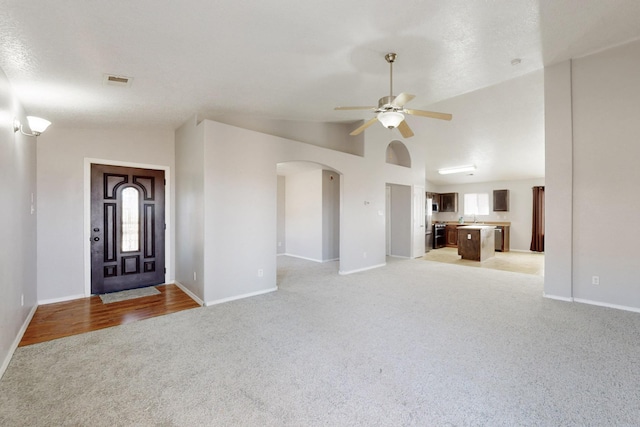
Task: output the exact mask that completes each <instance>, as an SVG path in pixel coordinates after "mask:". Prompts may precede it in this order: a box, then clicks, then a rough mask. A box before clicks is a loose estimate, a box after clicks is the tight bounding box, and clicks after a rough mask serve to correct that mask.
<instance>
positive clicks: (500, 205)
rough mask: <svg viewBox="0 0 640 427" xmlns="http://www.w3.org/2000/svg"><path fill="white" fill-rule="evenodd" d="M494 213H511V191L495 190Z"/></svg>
mask: <svg viewBox="0 0 640 427" xmlns="http://www.w3.org/2000/svg"><path fill="white" fill-rule="evenodd" d="M493 211H494V212H508V211H509V190H493Z"/></svg>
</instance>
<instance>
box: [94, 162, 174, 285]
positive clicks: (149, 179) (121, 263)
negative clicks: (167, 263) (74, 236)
mask: <svg viewBox="0 0 640 427" xmlns="http://www.w3.org/2000/svg"><path fill="white" fill-rule="evenodd" d="M164 185H165V184H164V171H162V170H151V169H137V168H129V167H122V166H108V165H98V164H92V165H91V293H92V294H103V293H107V292H116V291H122V290H125V289H134V288H141V287H144V286H152V285H159V284H162V283H164V281H165V280H164V273H165V268H164V231H165V222H164Z"/></svg>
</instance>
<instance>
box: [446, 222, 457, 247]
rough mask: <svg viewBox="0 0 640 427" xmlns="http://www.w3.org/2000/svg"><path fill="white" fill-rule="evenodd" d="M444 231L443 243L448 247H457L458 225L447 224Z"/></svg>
mask: <svg viewBox="0 0 640 427" xmlns="http://www.w3.org/2000/svg"><path fill="white" fill-rule="evenodd" d="M444 233H445V241H444V245H445V246H446V247H448V248H457V247H458V226H457V225H450V224H447V226H446V227H445V229H444Z"/></svg>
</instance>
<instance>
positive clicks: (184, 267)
mask: <svg viewBox="0 0 640 427" xmlns="http://www.w3.org/2000/svg"><path fill="white" fill-rule="evenodd" d="M195 120H196V119H195V117H193V118H192V119H191V120H190V121H188V122H187V123H186V124H184V125H183V126H181V127H180V128H178V129H177V130H176V134H175V141H176V143H175V164H176V197H175V200H176V208H175V210H176V221H175V224H176V242H175V246H176V281H177V282H178V283H180V284H181V285H182V286H184V287H185V288H187V289H188V290H189V291H190V292H191V293H193V294H194V295H195V296H196V297H198V298H199V299H200V300H201V301H204V282H205V276H204V160H203V156H204V139H203V136H202V132H203V128H199V127H196V126H195V125H196V121H195Z"/></svg>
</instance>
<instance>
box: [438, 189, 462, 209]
mask: <svg viewBox="0 0 640 427" xmlns="http://www.w3.org/2000/svg"><path fill="white" fill-rule="evenodd" d="M440 212H458V193H443V194H440Z"/></svg>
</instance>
